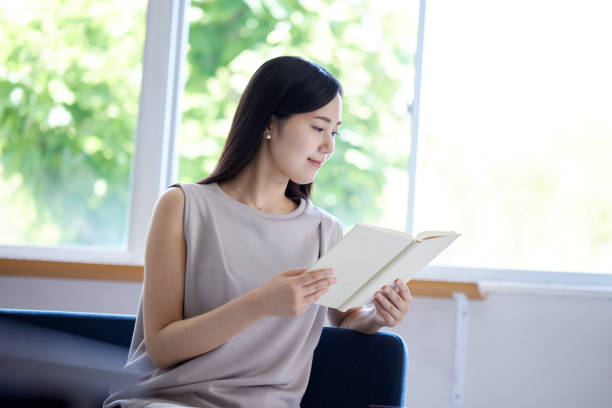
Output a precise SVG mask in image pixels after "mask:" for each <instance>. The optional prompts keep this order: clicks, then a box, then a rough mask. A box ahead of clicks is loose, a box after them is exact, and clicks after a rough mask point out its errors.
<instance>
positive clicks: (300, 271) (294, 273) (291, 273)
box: [283, 268, 308, 276]
mask: <svg viewBox="0 0 612 408" xmlns="http://www.w3.org/2000/svg"><path fill="white" fill-rule="evenodd" d="M306 270H308V268H299V269H290V270H288V271H284V272H283V275H284V276H300V275H301V274H303V273H304V272H305V271H306Z"/></svg>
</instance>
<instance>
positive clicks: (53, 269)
mask: <svg viewBox="0 0 612 408" xmlns="http://www.w3.org/2000/svg"><path fill="white" fill-rule="evenodd" d="M0 276H20V277H36V278H59V279H62V278H63V279H91V280H111V281H124V282H142V279H143V277H144V266H142V265H113V264H94V263H83V262H58V261H39V260H36V261H34V260H29V259H9V258H0ZM408 287H409V288H410V292H411V293H412V294H413V295H414V296H428V297H443V298H452V297H453V293H456V292H461V293H465V295H466V296H467V297H468V298H469V299H484V291H483V288H482V286H481V285H480V284H479V283H477V282H448V281H430V280H411V281H410V282H409V283H408Z"/></svg>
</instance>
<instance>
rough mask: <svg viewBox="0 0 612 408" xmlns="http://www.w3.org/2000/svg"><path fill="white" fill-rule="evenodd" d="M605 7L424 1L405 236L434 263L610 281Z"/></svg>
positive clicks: (611, 146) (611, 65)
mask: <svg viewBox="0 0 612 408" xmlns="http://www.w3.org/2000/svg"><path fill="white" fill-rule="evenodd" d="M610 12H612V7H611V6H610V3H609V2H607V1H598V0H585V1H583V2H580V3H576V2H558V1H545V0H536V1H532V0H530V1H526V0H518V1H513V2H499V1H495V2H491V1H485V0H468V1H462V2H453V1H435V2H430V3H428V7H427V20H426V24H425V27H426V32H425V37H424V41H425V48H424V50H425V54H424V65H423V88H422V105H421V122H420V127H421V130H420V139H419V153H418V154H419V155H418V166H417V172H416V178H417V181H416V194H415V207H416V208H415V214H414V215H415V230H417V231H420V230H424V229H454V230H457V231H459V232H462V233H463V236H462V237H460V238H459V239H458V240H457V242H456V243H454V244H453V245H452V247H450V248H449V250H448V251H445V252H444V253H443V254H441V255H440V257H439V258H438V259H437V260H436V261H435V263H437V264H441V265H456V266H475V267H485V268H504V269H525V270H541V271H571V272H612V269H611V265H612V161H611V160H610V156H611V155H612V98H611V97H610V95H612V80H611V78H612V77H611V75H610V73H611V72H612V53H611V52H610V39H611V38H612V25H611V24H610V22H609V18H608V17H609V16H610Z"/></svg>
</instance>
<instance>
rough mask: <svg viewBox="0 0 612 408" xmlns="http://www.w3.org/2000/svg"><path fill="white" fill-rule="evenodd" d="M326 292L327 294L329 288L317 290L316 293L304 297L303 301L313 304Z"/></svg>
mask: <svg viewBox="0 0 612 408" xmlns="http://www.w3.org/2000/svg"><path fill="white" fill-rule="evenodd" d="M327 292H329V287H326V288H323V289H319V290H317V291H316V292H313V293H311V294H310V295H308V296H304V300H306V302H308V303H314V302H316V301H317V299H319V298H320V297H321V296H323V295H324V294H326V293H327Z"/></svg>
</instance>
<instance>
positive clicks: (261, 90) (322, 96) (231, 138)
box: [198, 56, 342, 203]
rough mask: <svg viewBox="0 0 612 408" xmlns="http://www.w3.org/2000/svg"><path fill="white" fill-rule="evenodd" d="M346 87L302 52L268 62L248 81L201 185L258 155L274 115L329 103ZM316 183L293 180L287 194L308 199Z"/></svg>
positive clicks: (228, 175)
mask: <svg viewBox="0 0 612 408" xmlns="http://www.w3.org/2000/svg"><path fill="white" fill-rule="evenodd" d="M336 94H340V95H341V96H342V86H341V85H340V82H338V80H337V79H336V78H334V77H333V75H332V74H330V73H329V72H327V70H325V69H324V68H323V67H321V66H319V65H317V64H315V63H312V62H309V61H306V60H304V59H302V58H299V57H291V56H283V57H277V58H273V59H271V60H269V61H267V62H265V63H264V64H263V65H262V66H261V67H259V69H257V71H256V72H255V74H253V77H252V78H251V80H250V81H249V83H248V84H247V87H246V89H245V90H244V92H243V94H242V96H241V97H240V102H239V103H238V108H237V109H236V113H235V115H234V120H233V121H232V127H231V128H230V131H229V135H228V137H227V141H226V142H225V146H224V147H223V152H222V153H221V157H220V158H219V161H218V162H217V166H216V167H215V170H214V171H213V172H212V173H211V174H210V175H209V176H208V177H206V178H205V179H203V180H200V181H198V184H209V183H213V182H215V181H216V182H223V181H226V180H229V179H231V178H232V177H234V176H235V175H237V174H238V173H239V172H240V171H241V170H242V169H243V168H244V167H246V166H247V165H248V164H249V163H250V162H251V160H253V158H254V157H255V155H256V153H257V150H258V148H259V147H260V146H261V139H262V137H263V133H264V130H265V129H266V127H268V126H269V125H270V122H271V120H272V116H275V117H276V118H278V119H286V118H288V117H289V116H291V115H293V114H296V113H305V112H312V111H314V110H317V109H319V108H321V107H323V106H325V105H327V104H328V103H329V102H330V101H331V100H332V99H334V97H335V96H336ZM311 189H312V183H308V184H296V183H294V182H293V181H292V180H289V183H288V184H287V189H286V190H285V196H287V197H288V198H290V199H291V200H293V201H294V202H296V203H299V199H300V197H301V198H304V199H308V198H310V193H311Z"/></svg>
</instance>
